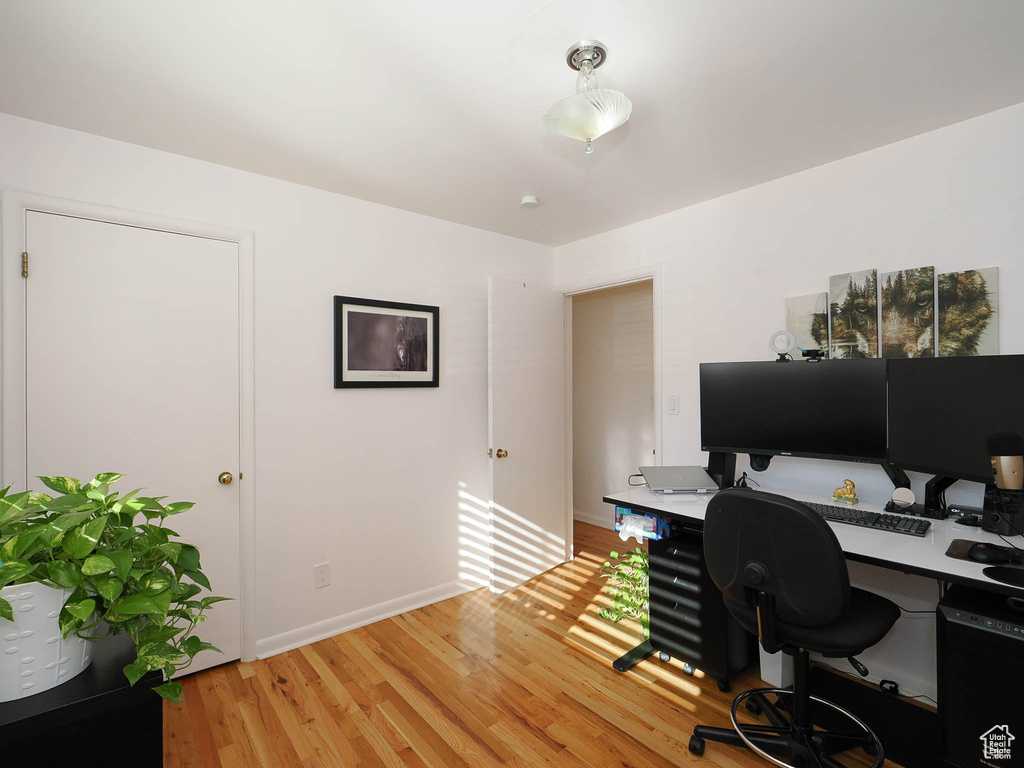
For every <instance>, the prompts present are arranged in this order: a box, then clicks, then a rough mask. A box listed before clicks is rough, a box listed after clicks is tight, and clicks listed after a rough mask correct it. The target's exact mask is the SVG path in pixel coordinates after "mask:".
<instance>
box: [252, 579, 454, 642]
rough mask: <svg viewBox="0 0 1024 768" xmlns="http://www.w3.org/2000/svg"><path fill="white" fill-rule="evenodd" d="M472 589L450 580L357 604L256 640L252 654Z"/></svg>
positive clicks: (320, 636)
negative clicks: (367, 604) (353, 608)
mask: <svg viewBox="0 0 1024 768" xmlns="http://www.w3.org/2000/svg"><path fill="white" fill-rule="evenodd" d="M472 591H473V590H472V589H471V588H469V587H466V586H463V585H461V584H459V583H458V582H455V581H453V582H449V583H447V584H440V585H438V586H436V587H431V588H430V589H424V590H422V591H420V592H414V593H412V594H411V595H405V596H403V597H399V598H396V599H394V600H388V601H387V602H386V603H379V604H377V605H373V606H370V607H368V608H361V609H359V610H358V611H352V612H351V613H345V614H342V615H341V616H335V617H333V618H330V619H325V620H324V621H318V622H317V623H316V624H309V625H307V626H305V627H299V628H298V629H292V630H289V631H287V632H282V633H281V634H279V635H273V636H271V637H266V638H263V639H262V640H257V641H256V658H257V659H266V658H269V657H271V656H276V655H277V654H279V653H284V652H285V651H292V650H295V649H296V648H300V647H302V646H303V645H309V644H310V643H315V642H318V641H320V640H324V639H326V638H328V637H333V636H334V635H340V634H341V633H342V632H348V631H349V630H350V629H357V628H359V627H365V626H366V625H367V624H373V623H374V622H376V621H381V620H382V619H390V618H391V617H392V616H397V615H398V614H400V613H405V612H406V611H413V610H416V609H417V608H422V607H423V606H425V605H431V604H433V603H438V602H440V601H441V600H448V599H449V598H452V597H458V596H459V595H462V594H465V593H466V592H472Z"/></svg>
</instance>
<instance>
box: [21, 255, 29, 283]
mask: <svg viewBox="0 0 1024 768" xmlns="http://www.w3.org/2000/svg"><path fill="white" fill-rule="evenodd" d="M21 276H22V277H28V251H25V252H24V253H22V254H21Z"/></svg>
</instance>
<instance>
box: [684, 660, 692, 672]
mask: <svg viewBox="0 0 1024 768" xmlns="http://www.w3.org/2000/svg"><path fill="white" fill-rule="evenodd" d="M683 672H684V673H685V674H687V675H692V674H693V672H694V669H693V664H691V663H690V662H686V663H685V664H683Z"/></svg>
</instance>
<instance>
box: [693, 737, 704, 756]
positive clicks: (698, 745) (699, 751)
mask: <svg viewBox="0 0 1024 768" xmlns="http://www.w3.org/2000/svg"><path fill="white" fill-rule="evenodd" d="M690 751H691V752H693V754H695V755H696V756H697V757H700V756H701V755H703V754H704V739H702V738H701V737H700V736H691V737H690Z"/></svg>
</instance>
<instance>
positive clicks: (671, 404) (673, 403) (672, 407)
mask: <svg viewBox="0 0 1024 768" xmlns="http://www.w3.org/2000/svg"><path fill="white" fill-rule="evenodd" d="M668 415H669V416H678V415H679V395H669V396H668Z"/></svg>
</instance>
